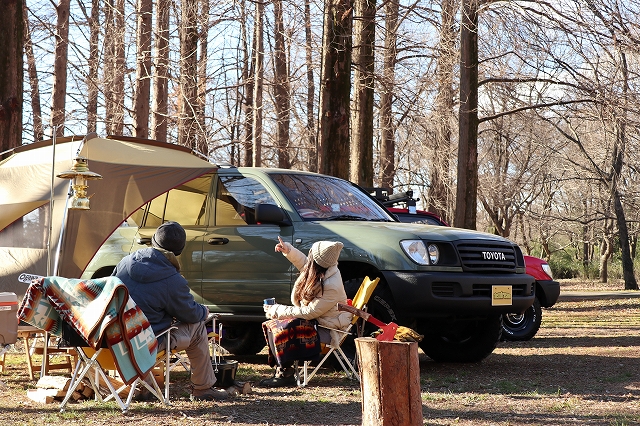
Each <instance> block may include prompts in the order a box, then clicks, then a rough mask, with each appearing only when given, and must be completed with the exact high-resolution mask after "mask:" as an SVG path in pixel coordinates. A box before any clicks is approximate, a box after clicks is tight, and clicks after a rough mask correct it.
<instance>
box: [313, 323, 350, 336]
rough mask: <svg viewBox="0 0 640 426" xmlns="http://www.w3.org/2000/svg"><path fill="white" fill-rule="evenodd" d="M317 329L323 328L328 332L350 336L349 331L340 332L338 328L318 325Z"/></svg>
mask: <svg viewBox="0 0 640 426" xmlns="http://www.w3.org/2000/svg"><path fill="white" fill-rule="evenodd" d="M318 327H321V328H324V329H325V330H329V331H337V332H338V333H342V334H351V330H340V329H339V328H331V327H326V326H324V325H320V324H318Z"/></svg>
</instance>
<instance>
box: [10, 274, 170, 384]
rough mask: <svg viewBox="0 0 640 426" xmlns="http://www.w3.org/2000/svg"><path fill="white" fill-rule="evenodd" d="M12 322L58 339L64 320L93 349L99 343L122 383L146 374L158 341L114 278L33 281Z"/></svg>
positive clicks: (147, 323) (44, 279)
mask: <svg viewBox="0 0 640 426" xmlns="http://www.w3.org/2000/svg"><path fill="white" fill-rule="evenodd" d="M18 318H20V319H21V320H23V321H24V322H26V323H28V324H31V325H33V326H35V327H38V328H40V329H42V330H45V331H47V332H49V333H51V334H54V335H57V336H61V335H62V322H63V321H64V322H66V323H67V324H69V325H70V326H71V327H72V328H73V329H74V330H75V331H76V332H77V333H78V334H79V335H80V336H81V337H83V338H84V340H86V341H87V343H89V345H90V346H91V347H92V348H93V349H98V348H99V347H100V346H101V345H102V343H103V339H104V341H106V344H107V346H108V347H109V349H110V350H111V353H112V354H113V358H114V360H115V363H116V366H117V368H118V372H119V373H120V376H121V377H122V380H123V381H124V382H125V383H127V384H130V383H131V382H132V381H133V380H135V378H136V377H138V376H144V375H146V374H147V373H148V372H149V370H151V368H152V367H153V365H154V363H155V360H156V352H157V348H158V342H157V340H156V337H155V334H154V333H153V330H152V329H151V325H150V324H149V321H148V320H147V317H146V316H145V315H144V313H143V312H142V311H141V310H140V308H138V306H137V305H136V304H135V302H134V301H133V299H131V297H129V291H128V290H127V287H126V286H125V285H124V284H123V283H122V281H120V279H118V278H116V277H106V278H98V279H93V280H79V279H70V278H62V277H45V278H41V279H39V280H35V281H33V282H32V283H31V285H30V286H29V289H28V290H27V292H26V294H25V296H24V298H23V299H22V303H21V305H20V308H19V310H18Z"/></svg>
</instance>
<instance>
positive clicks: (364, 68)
mask: <svg viewBox="0 0 640 426" xmlns="http://www.w3.org/2000/svg"><path fill="white" fill-rule="evenodd" d="M354 13H355V15H354V22H353V33H354V35H355V37H354V47H353V53H354V55H353V57H354V62H355V77H354V81H355V87H354V102H353V105H354V108H355V111H354V120H353V130H352V138H351V165H350V173H349V175H350V180H351V181H352V182H355V183H357V184H358V185H360V186H364V187H372V186H373V85H374V78H373V76H374V71H375V69H374V44H375V25H376V24H375V17H376V0H355V9H354Z"/></svg>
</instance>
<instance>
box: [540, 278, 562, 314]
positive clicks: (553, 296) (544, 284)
mask: <svg viewBox="0 0 640 426" xmlns="http://www.w3.org/2000/svg"><path fill="white" fill-rule="evenodd" d="M536 283H537V285H538V290H539V291H538V300H539V301H540V306H542V307H543V308H550V307H551V306H553V305H555V303H556V302H557V301H558V298H559V297H560V283H559V282H558V281H553V280H537V281H536Z"/></svg>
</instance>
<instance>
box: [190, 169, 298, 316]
mask: <svg viewBox="0 0 640 426" xmlns="http://www.w3.org/2000/svg"><path fill="white" fill-rule="evenodd" d="M213 202H214V207H213V217H212V219H213V220H212V223H213V225H212V226H210V227H209V229H208V230H207V233H206V234H205V235H203V256H202V265H203V277H202V297H203V300H204V303H205V304H207V305H209V307H210V310H211V311H212V312H233V313H245V314H256V315H264V313H263V310H262V302H263V300H264V299H265V298H268V297H275V298H276V301H277V302H279V303H285V304H289V303H290V292H291V279H292V278H291V277H292V272H293V269H294V268H293V267H292V265H291V263H290V262H289V261H288V260H287V259H286V258H285V257H284V256H283V255H282V254H281V253H277V252H276V251H275V250H274V247H275V245H276V243H277V242H278V236H279V235H280V236H282V238H283V239H285V240H286V241H290V240H291V235H292V232H293V227H291V226H279V225H274V224H258V223H256V221H255V217H254V213H255V206H256V204H259V203H263V204H275V205H279V202H278V201H277V200H276V199H275V198H274V195H273V194H272V193H271V192H270V191H269V188H268V185H266V184H265V182H263V181H261V180H260V179H259V178H258V177H254V176H247V175H242V174H240V173H239V172H237V171H234V170H220V171H219V174H218V178H217V182H216V188H215V197H214V198H213Z"/></svg>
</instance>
